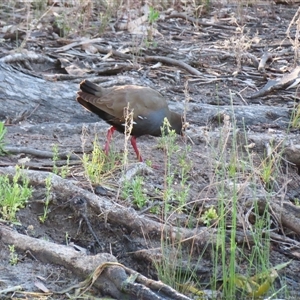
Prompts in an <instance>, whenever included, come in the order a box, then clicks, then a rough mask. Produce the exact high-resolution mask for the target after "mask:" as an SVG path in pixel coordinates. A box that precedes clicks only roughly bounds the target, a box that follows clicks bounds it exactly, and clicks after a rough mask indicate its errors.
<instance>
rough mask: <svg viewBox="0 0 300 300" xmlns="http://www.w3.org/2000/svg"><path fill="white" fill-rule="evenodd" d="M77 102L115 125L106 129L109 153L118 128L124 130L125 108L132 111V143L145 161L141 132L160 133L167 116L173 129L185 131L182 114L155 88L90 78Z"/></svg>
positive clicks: (81, 84)
mask: <svg viewBox="0 0 300 300" xmlns="http://www.w3.org/2000/svg"><path fill="white" fill-rule="evenodd" d="M77 101H78V102H79V103H80V104H81V105H82V106H83V107H85V108H86V109H88V110H89V111H91V112H93V113H95V114H96V115H98V116H99V117H100V118H101V119H102V120H104V121H105V122H107V123H108V124H110V125H112V126H111V128H110V129H109V130H108V132H107V140H106V144H105V148H104V150H105V152H106V154H107V153H108V151H109V144H110V140H111V137H112V134H113V133H114V131H115V130H117V131H119V132H121V133H124V131H125V122H126V121H125V115H124V113H125V110H126V108H127V107H129V109H130V110H133V127H132V130H131V136H132V137H131V145H132V147H133V149H134V151H135V153H136V155H137V157H138V159H139V160H140V161H143V159H142V157H141V155H140V152H139V150H138V148H137V145H136V138H137V137H140V136H142V135H146V134H149V135H152V136H161V127H162V126H163V122H164V118H167V119H168V121H169V123H170V127H171V129H172V130H175V132H176V133H177V134H181V133H182V117H181V115H180V114H178V113H175V112H172V111H170V110H169V107H168V104H167V101H166V99H165V98H164V97H163V96H162V95H161V94H160V93H159V92H157V91H155V90H154V89H151V88H149V87H143V86H138V85H124V86H114V87H110V88H103V87H101V86H99V85H96V84H94V83H92V82H90V81H88V80H84V81H82V82H81V83H80V91H78V92H77Z"/></svg>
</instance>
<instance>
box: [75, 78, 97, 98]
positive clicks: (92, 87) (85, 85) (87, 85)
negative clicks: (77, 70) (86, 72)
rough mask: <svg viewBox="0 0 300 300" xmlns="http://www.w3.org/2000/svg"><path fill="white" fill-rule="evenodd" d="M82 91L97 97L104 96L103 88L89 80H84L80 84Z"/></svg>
mask: <svg viewBox="0 0 300 300" xmlns="http://www.w3.org/2000/svg"><path fill="white" fill-rule="evenodd" d="M80 89H81V90H82V91H83V92H85V93H88V94H92V95H95V96H97V97H101V96H102V88H101V87H100V86H99V85H97V84H95V83H92V82H90V81H88V80H83V81H82V82H81V83H80Z"/></svg>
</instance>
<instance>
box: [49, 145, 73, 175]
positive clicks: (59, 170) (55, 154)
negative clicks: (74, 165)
mask: <svg viewBox="0 0 300 300" xmlns="http://www.w3.org/2000/svg"><path fill="white" fill-rule="evenodd" d="M52 152H53V156H52V162H53V168H52V171H53V173H54V174H56V175H60V176H61V177H62V178H66V177H67V176H68V174H69V172H70V168H69V164H70V154H68V155H67V163H66V165H64V166H62V167H61V168H59V167H58V166H57V161H58V160H59V153H58V146H57V145H56V144H55V145H54V146H53V147H52Z"/></svg>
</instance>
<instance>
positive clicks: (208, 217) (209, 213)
mask: <svg viewBox="0 0 300 300" xmlns="http://www.w3.org/2000/svg"><path fill="white" fill-rule="evenodd" d="M218 217H219V216H218V214H217V211H216V209H215V208H214V206H211V207H210V208H209V209H208V210H206V211H205V212H204V214H203V216H202V217H201V219H202V221H203V223H204V224H205V225H207V226H210V224H211V221H213V220H216V219H217V218H218Z"/></svg>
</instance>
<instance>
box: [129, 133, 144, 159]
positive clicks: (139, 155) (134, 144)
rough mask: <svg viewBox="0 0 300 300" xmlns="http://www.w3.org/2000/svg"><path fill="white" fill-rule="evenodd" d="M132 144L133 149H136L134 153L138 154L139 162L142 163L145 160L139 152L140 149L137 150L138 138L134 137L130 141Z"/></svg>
mask: <svg viewBox="0 0 300 300" xmlns="http://www.w3.org/2000/svg"><path fill="white" fill-rule="evenodd" d="M130 142H131V145H132V147H133V149H134V151H135V153H136V156H137V158H138V160H139V161H140V162H142V161H143V159H142V157H141V154H140V151H139V149H138V148H137V145H136V137H135V136H132V137H131V139H130Z"/></svg>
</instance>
